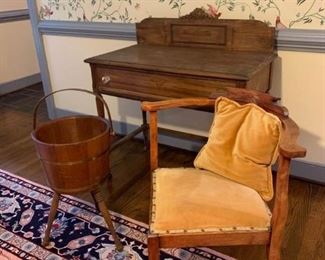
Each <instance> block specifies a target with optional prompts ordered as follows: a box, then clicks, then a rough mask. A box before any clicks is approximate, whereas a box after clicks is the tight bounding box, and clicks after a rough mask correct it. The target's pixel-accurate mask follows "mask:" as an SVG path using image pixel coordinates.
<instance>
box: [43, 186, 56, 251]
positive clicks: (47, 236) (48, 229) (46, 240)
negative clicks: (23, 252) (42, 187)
mask: <svg viewBox="0 0 325 260" xmlns="http://www.w3.org/2000/svg"><path fill="white" fill-rule="evenodd" d="M59 199H60V194H59V193H57V192H55V191H54V196H53V199H52V204H51V209H50V214H49V218H48V220H47V227H46V230H45V235H44V238H43V242H42V245H43V246H47V245H48V244H49V242H50V233H51V228H52V223H53V221H54V219H55V215H56V210H57V208H58V206H59Z"/></svg>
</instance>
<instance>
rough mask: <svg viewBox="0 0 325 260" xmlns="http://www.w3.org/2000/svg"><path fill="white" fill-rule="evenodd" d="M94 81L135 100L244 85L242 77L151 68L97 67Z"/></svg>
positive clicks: (197, 94)
mask: <svg viewBox="0 0 325 260" xmlns="http://www.w3.org/2000/svg"><path fill="white" fill-rule="evenodd" d="M94 72H95V84H96V87H97V88H99V89H100V91H101V92H103V93H107V94H111V95H115V96H119V97H125V98H131V99H136V100H162V99H170V98H181V97H209V96H210V94H211V93H212V92H213V91H214V90H216V89H218V88H220V87H245V84H246V82H245V81H234V80H224V79H215V78H204V77H196V76H187V75H177V74H168V73H161V72H159V73H154V72H151V71H130V70H123V69H115V68H104V67H96V68H94Z"/></svg>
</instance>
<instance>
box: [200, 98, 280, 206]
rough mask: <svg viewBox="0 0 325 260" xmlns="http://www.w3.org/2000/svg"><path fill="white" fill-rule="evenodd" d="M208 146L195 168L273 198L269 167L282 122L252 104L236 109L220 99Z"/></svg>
mask: <svg viewBox="0 0 325 260" xmlns="http://www.w3.org/2000/svg"><path fill="white" fill-rule="evenodd" d="M215 111H216V112H215V116H214V120H213V123H212V126H211V128H210V133H209V139H208V142H207V144H206V145H205V146H204V147H203V148H202V149H201V151H200V152H199V154H198V155H197V157H196V159H195V161H194V166H195V167H196V168H201V169H205V170H208V171H211V172H214V173H216V174H219V175H222V176H224V177H227V178H229V179H231V180H233V181H236V182H238V183H241V184H243V185H246V186H248V187H251V188H253V189H255V190H256V191H257V192H258V193H259V194H260V195H261V196H262V198H263V199H264V200H271V199H272V197H273V184H272V172H271V165H272V164H273V163H274V162H275V161H276V159H277V156H278V144H279V140H280V134H281V121H280V120H279V118H278V117H276V116H275V115H273V114H271V113H268V112H266V111H264V110H263V109H262V108H260V107H259V106H257V105H255V104H246V105H239V104H238V103H236V102H235V101H232V100H230V99H227V98H224V97H220V98H218V99H217V100H216V105H215Z"/></svg>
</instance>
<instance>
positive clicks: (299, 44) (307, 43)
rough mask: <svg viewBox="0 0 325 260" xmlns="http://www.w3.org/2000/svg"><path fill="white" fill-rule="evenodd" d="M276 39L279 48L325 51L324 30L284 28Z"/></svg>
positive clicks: (279, 31)
mask: <svg viewBox="0 0 325 260" xmlns="http://www.w3.org/2000/svg"><path fill="white" fill-rule="evenodd" d="M276 39H277V47H278V49H279V50H292V51H309V52H322V53H324V52H325V31H324V30H311V29H308V30H306V29H282V30H278V31H277V37H276Z"/></svg>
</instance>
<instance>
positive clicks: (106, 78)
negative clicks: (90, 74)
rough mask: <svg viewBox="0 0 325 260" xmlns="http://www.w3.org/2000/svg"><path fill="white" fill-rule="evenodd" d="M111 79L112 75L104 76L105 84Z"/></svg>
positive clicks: (103, 81)
mask: <svg viewBox="0 0 325 260" xmlns="http://www.w3.org/2000/svg"><path fill="white" fill-rule="evenodd" d="M110 81H111V77H110V76H103V77H102V83H103V84H107V83H108V82H110Z"/></svg>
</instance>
